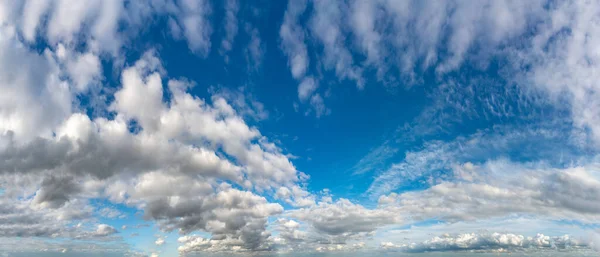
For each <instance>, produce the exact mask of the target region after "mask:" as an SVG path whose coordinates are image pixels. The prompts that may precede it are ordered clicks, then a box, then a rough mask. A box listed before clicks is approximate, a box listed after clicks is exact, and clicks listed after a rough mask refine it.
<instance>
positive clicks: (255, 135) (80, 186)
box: [0, 52, 305, 251]
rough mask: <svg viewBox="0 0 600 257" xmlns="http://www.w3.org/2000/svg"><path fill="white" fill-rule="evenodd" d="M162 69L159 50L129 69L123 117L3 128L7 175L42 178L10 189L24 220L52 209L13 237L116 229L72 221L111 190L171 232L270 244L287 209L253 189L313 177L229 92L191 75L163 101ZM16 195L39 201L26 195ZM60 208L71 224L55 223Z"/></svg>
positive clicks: (251, 245) (243, 245)
mask: <svg viewBox="0 0 600 257" xmlns="http://www.w3.org/2000/svg"><path fill="white" fill-rule="evenodd" d="M162 74H164V71H163V70H162V69H161V66H160V61H159V60H158V58H157V57H156V56H155V55H154V54H153V53H152V52H149V53H147V54H146V55H144V57H143V58H142V59H141V60H140V61H138V62H136V63H135V65H134V66H132V67H130V68H127V69H125V70H124V71H123V72H122V80H121V81H122V88H120V89H119V90H118V91H117V92H115V94H114V99H115V100H114V101H113V103H112V104H111V105H110V106H109V110H110V111H113V112H115V113H116V116H115V118H114V119H107V118H101V117H99V118H96V119H94V120H91V119H90V118H89V117H88V116H87V115H84V114H80V113H73V114H70V115H68V116H65V117H62V121H61V122H59V123H58V124H56V125H55V126H54V128H49V131H52V133H53V135H47V134H46V135H44V134H43V133H41V132H38V135H39V136H41V137H30V136H29V135H28V134H27V136H28V138H30V139H29V140H24V139H21V136H22V135H23V132H24V131H21V130H18V129H14V130H13V129H11V130H5V131H4V134H3V135H2V141H1V142H2V150H1V153H0V156H1V158H2V160H3V161H2V163H3V165H2V172H3V174H5V176H7V177H8V178H10V177H19V178H22V177H23V176H29V174H31V175H32V176H36V175H37V176H39V177H38V178H37V179H33V180H32V181H30V182H26V183H24V185H25V186H26V188H27V191H25V190H24V189H22V188H17V187H11V188H10V190H7V191H6V192H4V193H3V194H2V197H3V198H6V201H9V202H10V203H12V204H17V205H18V206H23V207H21V209H23V210H27V209H31V211H28V212H26V211H23V210H22V211H21V214H20V215H19V217H22V218H24V219H29V218H31V219H34V220H40V218H36V217H33V216H35V215H37V214H35V212H33V209H32V208H37V209H38V210H40V211H43V212H41V213H45V212H48V213H49V214H48V215H51V216H48V217H44V219H43V220H45V221H44V223H41V224H40V225H39V226H38V227H35V226H37V225H33V226H34V227H32V226H31V225H27V226H25V224H27V223H28V222H26V221H23V223H19V224H20V225H19V226H23V229H18V227H16V226H15V225H11V226H10V227H7V228H6V229H4V230H3V231H5V233H8V234H6V235H5V236H16V235H20V236H42V237H44V236H46V237H56V236H58V237H72V238H77V239H84V238H91V237H100V236H103V237H106V236H109V235H112V234H114V233H115V232H116V230H115V229H114V228H112V227H110V226H107V225H99V226H98V228H97V230H96V231H94V232H85V233H83V232H82V233H79V234H77V233H75V232H72V231H71V230H69V229H66V228H65V227H67V224H68V222H70V221H73V220H77V219H85V216H77V215H90V213H91V211H93V209H91V210H90V212H89V213H81V214H77V213H75V212H73V211H75V210H76V209H74V208H77V207H79V208H81V209H83V210H86V208H87V209H90V208H89V207H88V206H89V205H88V203H87V201H88V199H89V198H90V197H102V198H108V199H109V200H110V201H112V202H113V203H122V204H126V205H129V206H132V207H135V208H138V209H140V210H143V213H144V216H145V217H146V218H148V219H151V220H155V221H156V222H158V224H159V225H160V227H161V228H162V229H165V230H177V231H179V232H181V233H184V234H187V233H190V232H193V231H206V232H209V233H210V235H211V238H210V239H208V240H210V241H212V242H218V243H219V245H220V247H218V248H217V249H218V250H223V251H225V250H227V251H237V250H255V249H261V248H264V247H265V242H266V241H267V239H268V238H269V236H270V234H269V233H268V232H267V231H266V230H265V228H266V225H267V218H268V217H270V216H273V215H276V214H279V213H281V212H282V211H283V208H282V207H281V206H280V205H279V204H276V203H269V202H268V201H267V199H266V198H264V197H262V196H259V195H257V194H255V193H254V192H255V191H263V192H264V191H273V190H275V189H279V188H281V187H296V186H295V183H297V182H299V181H301V179H303V178H304V177H305V176H304V175H302V174H301V173H299V172H297V171H296V169H295V167H294V166H293V165H292V164H291V162H290V161H289V160H288V158H287V157H286V155H285V154H283V153H281V150H280V149H279V148H278V147H276V146H275V145H274V144H272V143H270V142H269V141H268V140H267V139H266V138H265V137H263V136H262V135H261V134H260V133H259V132H258V130H256V129H255V128H253V127H250V126H248V125H246V123H245V122H244V120H243V119H242V117H241V116H239V115H238V114H237V112H236V111H235V109H234V108H233V107H232V106H231V105H229V104H228V103H227V101H226V100H224V99H223V98H222V97H214V98H213V99H212V103H207V102H205V101H204V100H202V99H198V98H195V97H193V96H191V95H190V94H188V93H187V92H186V90H187V89H188V88H189V87H190V86H192V85H191V84H190V83H187V82H184V81H175V80H171V81H169V82H168V90H169V93H170V94H171V95H172V98H171V99H170V103H169V104H166V103H164V102H163V94H164V92H163V86H162V81H163V80H162V78H161V77H162V76H163V75H162ZM17 107H18V106H17ZM57 119H58V118H57ZM131 124H135V126H136V127H135V129H133V130H132V129H130V128H131V127H130V126H131ZM25 132H27V131H25ZM34 149H37V150H34ZM216 151H223V152H224V153H226V154H227V156H228V157H223V156H221V155H218V154H217V153H216ZM224 181H227V182H228V183H225V182H224ZM232 184H233V185H235V186H236V187H237V188H240V189H234V188H233V187H232ZM34 193H35V194H34ZM16 195H25V196H26V197H32V199H31V200H30V201H29V200H28V201H25V202H22V200H19V198H17V197H16ZM6 206H12V205H6ZM82 207H83V208H82ZM11 209H15V208H14V206H13V207H11ZM11 213H12V211H11ZM27 213H29V214H27ZM12 215H14V214H12ZM32 215H33V216H32ZM52 215H54V216H52ZM55 216H58V217H60V218H61V219H62V220H64V222H61V223H49V221H50V220H51V217H55ZM88 217H89V216H88ZM32 224H37V223H32ZM15 233H16V234H15ZM190 251H191V250H190Z"/></svg>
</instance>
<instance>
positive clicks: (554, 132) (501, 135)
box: [367, 121, 594, 198]
mask: <svg viewBox="0 0 600 257" xmlns="http://www.w3.org/2000/svg"><path fill="white" fill-rule="evenodd" d="M572 131H573V130H572V129H571V128H570V127H569V125H568V124H565V123H562V122H554V121H551V122H532V123H531V124H529V125H523V126H518V127H516V126H514V125H499V126H495V127H493V128H490V129H484V130H480V131H477V132H475V133H473V134H470V135H467V136H458V137H456V138H454V139H453V140H448V141H441V140H429V141H425V142H424V143H423V145H422V146H421V147H418V148H416V149H414V150H408V151H406V152H405V153H404V157H403V160H402V161H401V162H397V163H393V164H391V165H390V167H389V168H387V169H386V170H384V171H382V172H380V173H379V174H377V175H376V177H375V179H374V181H373V182H372V183H371V185H370V187H369V189H368V191H367V193H369V194H371V196H372V197H375V198H377V197H379V196H381V195H382V194H387V193H389V192H392V191H395V190H398V189H400V188H403V187H406V186H409V185H418V186H419V187H423V188H427V187H429V186H431V185H435V184H437V183H439V182H440V181H443V180H451V179H452V177H453V173H452V172H451V171H452V170H454V169H455V167H457V166H458V165H462V164H465V163H468V162H469V163H476V164H479V163H484V162H486V161H488V160H495V159H508V160H511V161H515V162H547V164H548V165H550V166H552V167H569V166H576V165H577V164H582V165H583V164H586V163H590V162H593V160H591V159H590V158H587V157H586V156H588V154H593V153H594V151H590V148H589V146H588V145H586V144H588V143H585V142H584V143H583V144H582V143H581V142H580V140H579V139H578V138H577V137H575V136H572V137H565V134H566V133H568V132H572ZM517 149H518V150H517ZM555 149H560V151H556V150H555Z"/></svg>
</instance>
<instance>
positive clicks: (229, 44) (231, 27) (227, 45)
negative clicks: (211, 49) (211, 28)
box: [220, 0, 240, 55]
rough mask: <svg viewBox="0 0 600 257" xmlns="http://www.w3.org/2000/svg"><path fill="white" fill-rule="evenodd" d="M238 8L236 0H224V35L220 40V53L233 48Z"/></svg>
mask: <svg viewBox="0 0 600 257" xmlns="http://www.w3.org/2000/svg"><path fill="white" fill-rule="evenodd" d="M239 9H240V6H239V3H238V2H237V0H227V1H226V2H225V37H224V38H223V40H221V49H220V52H221V54H222V55H223V54H226V53H227V52H229V51H231V49H232V48H233V43H234V39H235V37H236V35H237V33H238V20H237V15H238V11H239Z"/></svg>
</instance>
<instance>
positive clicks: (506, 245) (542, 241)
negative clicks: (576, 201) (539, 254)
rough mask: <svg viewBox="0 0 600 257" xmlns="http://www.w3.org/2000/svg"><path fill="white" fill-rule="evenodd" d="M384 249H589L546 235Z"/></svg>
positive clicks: (447, 238)
mask: <svg viewBox="0 0 600 257" xmlns="http://www.w3.org/2000/svg"><path fill="white" fill-rule="evenodd" d="M381 247H383V248H386V249H393V248H397V249H398V250H401V251H407V252H436V251H439V252H445V251H497V252H514V251H517V252H519V251H526V250H538V249H563V250H564V249H578V248H582V249H587V244H586V243H585V242H581V241H579V240H577V239H574V238H572V237H570V236H569V235H564V236H559V237H550V236H545V235H543V234H537V235H536V236H527V237H526V236H523V235H516V234H510V233H482V234H477V233H468V234H455V235H450V234H444V235H442V236H436V237H433V238H431V239H429V240H425V241H423V242H420V243H409V244H401V245H396V244H394V243H392V242H385V243H382V244H381Z"/></svg>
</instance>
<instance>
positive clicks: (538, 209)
mask: <svg viewBox="0 0 600 257" xmlns="http://www.w3.org/2000/svg"><path fill="white" fill-rule="evenodd" d="M509 171H510V172H509ZM471 172H472V173H473V175H470V174H469V176H468V179H462V178H461V177H459V178H457V180H453V181H443V182H440V183H439V184H437V185H434V186H432V187H431V188H429V189H426V190H423V191H416V192H406V193H402V194H394V195H390V196H387V197H382V198H381V199H380V203H381V204H382V205H384V206H388V207H391V208H394V209H395V212H396V213H398V214H405V215H410V216H412V217H415V218H417V220H426V219H440V220H444V221H451V222H455V221H464V220H477V219H482V218H490V217H504V216H509V215H513V214H515V215H534V216H536V217H546V218H553V219H559V220H560V219H565V220H578V221H580V222H583V223H593V222H594V220H595V219H597V218H598V215H599V214H600V209H598V208H596V207H593V206H598V202H599V201H600V178H599V176H598V172H597V168H596V167H595V166H590V167H574V168H567V169H553V168H548V167H545V166H543V165H538V166H524V165H521V164H515V163H510V162H506V161H489V162H488V163H486V164H485V165H483V166H479V167H477V168H475V169H473V170H472V171H471ZM461 174H464V173H461ZM469 180H471V181H469ZM574 185H577V186H574ZM389 197H391V198H395V201H394V200H393V199H390V198H389ZM390 202H393V203H390ZM492 203H493V204H492Z"/></svg>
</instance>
